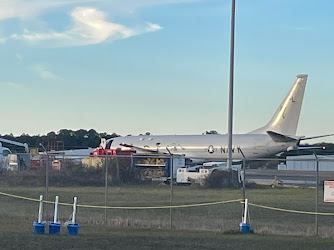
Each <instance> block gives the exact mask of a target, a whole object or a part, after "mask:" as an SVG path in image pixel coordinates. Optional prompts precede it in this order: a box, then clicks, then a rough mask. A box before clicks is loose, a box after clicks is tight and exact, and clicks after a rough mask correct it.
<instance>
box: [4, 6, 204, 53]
mask: <svg viewBox="0 0 334 250" xmlns="http://www.w3.org/2000/svg"><path fill="white" fill-rule="evenodd" d="M197 1H201V0H141V1H138V0H0V22H1V20H5V19H8V18H17V19H18V20H19V22H22V19H24V22H23V23H22V26H21V27H26V28H25V29H24V31H23V32H22V31H20V32H18V31H16V32H15V31H12V32H11V34H7V35H6V36H5V37H4V36H2V37H1V36H0V43H5V42H7V41H8V40H10V39H17V40H24V41H27V42H29V43H32V44H39V45H45V46H47V47H64V46H82V45H89V44H97V43H102V42H106V41H114V40H117V39H125V38H129V37H132V36H134V35H139V34H143V33H146V32H154V31H158V30H161V29H162V27H161V26H160V25H158V24H154V23H151V22H148V23H146V26H143V25H142V24H137V25H135V27H136V28H131V27H127V26H125V25H122V24H120V23H115V22H111V21H109V20H107V16H106V13H109V14H110V15H113V16H119V15H121V16H122V17H127V16H128V17H130V18H133V17H132V14H130V16H129V13H133V12H134V11H135V10H137V9H139V8H145V7H150V6H155V5H166V4H180V3H189V2H197ZM86 4H90V5H92V6H93V7H78V6H82V5H86ZM65 8H66V10H68V8H73V10H72V12H71V13H70V17H71V20H72V21H71V22H72V23H71V24H66V25H64V27H66V28H67V29H66V30H63V31H61V29H60V28H59V27H57V24H56V23H53V22H52V21H53V20H52V19H43V18H41V17H42V16H43V15H44V16H45V15H46V14H47V13H49V12H50V13H57V14H59V13H62V14H63V13H64V9H65ZM98 8H99V9H103V11H101V10H99V9H98ZM25 19H32V20H30V21H32V22H26V20H25ZM46 20H47V21H46ZM41 23H42V25H41ZM28 25H30V26H28ZM46 27H50V28H46ZM51 27H52V28H51ZM56 27H57V28H56ZM138 27H140V28H138Z"/></svg>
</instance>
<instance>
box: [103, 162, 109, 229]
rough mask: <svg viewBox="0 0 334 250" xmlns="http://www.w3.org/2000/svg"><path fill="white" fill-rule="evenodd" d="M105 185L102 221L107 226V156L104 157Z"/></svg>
mask: <svg viewBox="0 0 334 250" xmlns="http://www.w3.org/2000/svg"><path fill="white" fill-rule="evenodd" d="M105 168H106V169H105V176H104V179H105V183H104V185H105V186H104V206H105V207H106V208H105V209H104V221H105V224H106V225H107V224H108V223H107V202H108V156H107V155H106V156H105Z"/></svg>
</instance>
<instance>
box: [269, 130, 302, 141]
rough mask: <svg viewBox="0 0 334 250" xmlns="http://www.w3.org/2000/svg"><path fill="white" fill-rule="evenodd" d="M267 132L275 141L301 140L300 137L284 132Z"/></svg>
mask: <svg viewBox="0 0 334 250" xmlns="http://www.w3.org/2000/svg"><path fill="white" fill-rule="evenodd" d="M267 134H268V135H269V136H270V137H271V139H273V141H275V142H295V141H298V140H300V137H297V136H287V135H282V134H279V133H276V132H274V131H267Z"/></svg>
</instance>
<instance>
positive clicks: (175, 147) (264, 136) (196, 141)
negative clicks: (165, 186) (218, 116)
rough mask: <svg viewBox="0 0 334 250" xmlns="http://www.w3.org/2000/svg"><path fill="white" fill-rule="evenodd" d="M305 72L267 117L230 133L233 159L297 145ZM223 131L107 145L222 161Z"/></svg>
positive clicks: (114, 141)
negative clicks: (249, 128) (241, 131)
mask: <svg viewBox="0 0 334 250" xmlns="http://www.w3.org/2000/svg"><path fill="white" fill-rule="evenodd" d="M307 76H308V75H306V74H301V75H297V79H296V81H295V83H294V84H293V86H292V88H291V90H290V91H289V93H288V94H287V96H286V97H285V98H284V100H283V101H282V103H281V104H280V106H279V107H278V109H277V110H276V112H275V114H274V115H273V117H272V118H271V120H270V121H269V122H268V123H267V124H266V125H265V126H263V127H261V128H258V129H255V130H253V131H251V132H249V133H247V134H233V137H232V142H233V149H232V150H233V151H232V155H233V159H243V158H263V157H269V156H275V155H276V154H278V153H281V152H284V151H289V150H292V149H297V148H298V146H299V143H300V141H301V140H306V139H314V138H319V137H325V136H329V135H323V136H315V137H309V138H306V137H304V136H296V131H297V125H298V120H299V115H300V111H301V106H302V102H303V97H304V91H305V86H306V81H307ZM227 145H228V136H227V134H206V135H157V136H154V135H139V136H125V137H116V138H112V139H109V140H108V141H107V142H106V148H107V149H109V148H110V149H114V150H116V149H118V148H121V149H123V150H129V149H132V150H133V149H134V150H136V152H137V153H163V154H169V153H173V154H181V155H185V157H186V158H187V159H190V160H192V162H194V163H195V162H205V161H222V160H226V159H227V157H228V146H227Z"/></svg>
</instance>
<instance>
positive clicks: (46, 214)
mask: <svg viewBox="0 0 334 250" xmlns="http://www.w3.org/2000/svg"><path fill="white" fill-rule="evenodd" d="M45 158H46V162H45V200H46V201H48V200H49V178H50V176H49V175H50V171H49V170H50V169H49V155H48V153H47V152H46V155H45ZM45 218H46V220H47V219H48V203H46V204H45Z"/></svg>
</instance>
